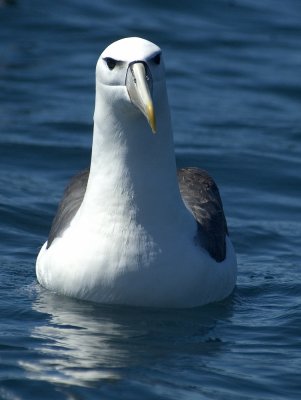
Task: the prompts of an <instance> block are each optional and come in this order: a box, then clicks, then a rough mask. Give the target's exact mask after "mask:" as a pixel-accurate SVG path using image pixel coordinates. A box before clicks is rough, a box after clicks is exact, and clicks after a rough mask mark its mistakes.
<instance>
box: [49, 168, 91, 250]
mask: <svg viewBox="0 0 301 400" xmlns="http://www.w3.org/2000/svg"><path fill="white" fill-rule="evenodd" d="M89 172H90V170H89V169H85V170H84V171H81V172H80V173H78V174H77V175H75V176H74V177H73V178H72V179H71V181H70V183H69V185H68V186H67V187H66V189H65V191H64V194H63V198H62V200H61V202H60V204H59V206H58V209H57V212H56V215H55V217H54V219H53V222H52V225H51V229H50V232H49V236H48V240H47V247H46V249H48V248H49V247H50V246H51V243H52V242H53V241H54V239H55V238H56V237H58V236H61V235H62V234H63V232H64V230H65V229H66V228H68V226H69V225H70V222H71V221H72V219H73V217H74V216H75V214H76V213H77V210H78V209H79V207H80V205H81V204H82V201H83V198H84V195H85V193H86V188H87V183H88V178H89Z"/></svg>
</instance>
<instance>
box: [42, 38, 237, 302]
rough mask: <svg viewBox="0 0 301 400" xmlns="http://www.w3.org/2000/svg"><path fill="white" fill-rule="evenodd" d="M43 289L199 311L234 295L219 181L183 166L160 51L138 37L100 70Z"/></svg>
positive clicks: (46, 257)
mask: <svg viewBox="0 0 301 400" xmlns="http://www.w3.org/2000/svg"><path fill="white" fill-rule="evenodd" d="M36 274H37V279H38V281H39V283H40V284H41V285H42V286H44V287H45V288H48V289H50V290H53V291H55V292H57V293H60V294H63V295H67V296H71V297H75V298H79V299H84V300H90V301H95V302H99V303H107V304H124V305H132V306H150V307H178V308H183V307H195V306H201V305H204V304H207V303H210V302H216V301H220V300H222V299H224V298H226V297H227V296H228V295H229V294H230V293H231V292H232V291H233V288H234V286H235V283H236V274H237V265H236V256H235V251H234V249H233V246H232V243H231V240H230V238H229V234H228V228H227V222H226V218H225V215H224V211H223V206H222V201H221V198H220V194H219V191H218V188H217V186H216V184H215V182H214V180H213V179H212V178H211V177H210V176H209V175H208V173H207V172H205V171H204V170H202V169H199V168H196V167H191V168H182V169H178V170H177V167H176V162H175V154H174V144H173V134H172V127H171V120H170V109H169V104H168V97H167V90H166V82H165V69H164V62H163V56H162V52H161V49H160V48H159V47H158V46H157V45H155V44H154V43H152V42H150V41H147V40H145V39H141V38H136V37H131V38H125V39H121V40H118V41H116V42H114V43H112V44H111V45H109V46H108V47H107V48H106V49H105V50H104V51H103V53H102V54H101V55H100V57H99V59H98V62H97V65H96V100H95V112H94V130H93V144H92V155H91V164H90V168H89V169H87V170H85V171H82V172H81V173H79V174H78V175H76V176H75V177H74V178H73V179H72V180H71V182H70V183H69V185H68V186H67V188H66V190H65V192H64V195H63V198H62V200H61V202H60V204H59V207H58V211H57V214H56V216H55V218H54V220H53V223H52V226H51V229H50V233H49V237H48V240H47V241H46V242H45V244H44V245H43V247H42V248H41V250H40V252H39V255H38V257H37V262H36Z"/></svg>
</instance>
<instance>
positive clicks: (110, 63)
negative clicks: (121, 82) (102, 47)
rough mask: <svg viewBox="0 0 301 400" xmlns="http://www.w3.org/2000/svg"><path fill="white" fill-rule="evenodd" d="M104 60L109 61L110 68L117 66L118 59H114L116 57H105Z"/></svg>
mask: <svg viewBox="0 0 301 400" xmlns="http://www.w3.org/2000/svg"><path fill="white" fill-rule="evenodd" d="M104 60H105V62H106V63H107V66H108V68H109V69H110V70H112V69H114V68H115V66H116V64H117V61H116V60H114V58H111V57H107V58H105V59H104Z"/></svg>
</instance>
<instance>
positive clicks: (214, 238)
mask: <svg viewBox="0 0 301 400" xmlns="http://www.w3.org/2000/svg"><path fill="white" fill-rule="evenodd" d="M178 181H179V187H180V192H181V195H182V199H183V201H184V203H185V205H186V207H187V208H188V210H190V211H191V213H192V214H193V216H194V218H195V219H196V221H197V227H198V229H197V235H196V240H197V242H198V243H199V244H200V245H201V246H203V247H204V248H205V249H206V250H207V251H208V253H209V254H210V255H211V257H213V258H214V259H215V260H216V261H218V262H221V261H223V260H224V259H225V257H226V235H228V227H227V221H226V217H225V214H224V210H223V204H222V200H221V197H220V194H219V190H218V187H217V185H216V183H215V182H214V180H213V179H212V178H211V176H210V175H209V174H208V173H207V172H206V171H205V170H202V169H200V168H182V169H179V170H178Z"/></svg>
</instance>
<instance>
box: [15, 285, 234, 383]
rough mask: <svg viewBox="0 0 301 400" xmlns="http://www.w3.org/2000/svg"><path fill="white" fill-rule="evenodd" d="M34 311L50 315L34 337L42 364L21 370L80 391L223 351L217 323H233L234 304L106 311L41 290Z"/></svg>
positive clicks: (112, 308) (25, 364)
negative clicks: (179, 359)
mask: <svg viewBox="0 0 301 400" xmlns="http://www.w3.org/2000/svg"><path fill="white" fill-rule="evenodd" d="M32 307H33V310H34V311H37V312H39V313H42V314H43V316H44V322H43V323H42V324H41V325H37V326H36V327H35V328H34V329H33V330H32V332H31V337H32V338H33V339H35V343H37V345H36V348H35V350H37V351H38V352H39V354H40V359H39V361H38V362H37V360H36V359H35V360H34V362H30V361H28V360H26V362H24V360H23V361H21V362H20V364H21V366H22V367H23V368H24V369H25V371H26V373H27V374H28V375H29V377H30V378H31V379H39V380H46V381H48V382H49V381H50V382H56V383H67V384H71V385H80V386H91V385H93V382H99V381H101V380H119V379H121V378H122V377H123V376H124V374H125V369H127V371H128V370H129V368H136V367H138V366H139V368H140V367H141V366H142V365H143V366H144V367H147V366H149V365H154V363H158V364H160V363H162V362H164V364H166V362H170V361H171V360H176V358H177V357H178V356H179V355H181V356H183V354H184V355H185V357H186V356H188V357H189V356H192V355H193V356H195V355H197V354H198V353H199V355H200V357H202V356H206V355H208V354H209V353H210V352H212V351H213V352H216V351H220V350H221V349H222V347H223V343H222V340H220V339H219V338H216V337H214V336H216V332H214V330H215V326H216V320H217V319H220V318H225V317H227V318H228V317H229V308H231V307H229V304H228V305H227V307H224V306H223V305H219V306H209V307H207V308H206V307H205V308H202V309H194V310H157V309H143V308H131V307H118V306H103V305H98V304H93V303H89V302H83V301H78V300H74V299H70V298H66V297H63V296H58V295H56V294H54V293H51V292H49V291H47V290H44V289H43V288H38V293H37V297H36V299H35V301H34V302H33V306H32ZM212 337H214V341H212ZM216 339H217V340H216ZM208 343H211V344H212V343H214V346H212V345H210V344H209V345H208ZM171 362H173V363H174V361H171Z"/></svg>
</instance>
